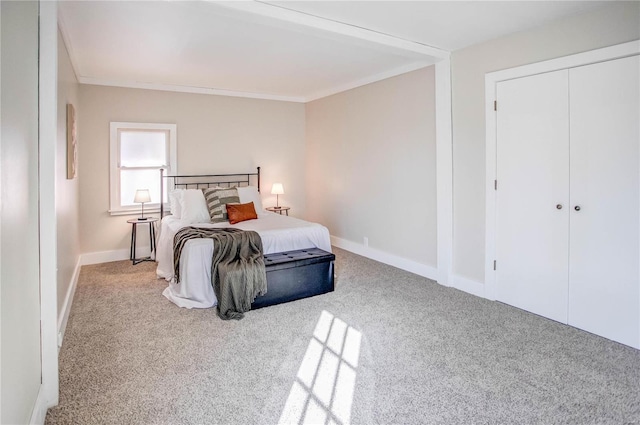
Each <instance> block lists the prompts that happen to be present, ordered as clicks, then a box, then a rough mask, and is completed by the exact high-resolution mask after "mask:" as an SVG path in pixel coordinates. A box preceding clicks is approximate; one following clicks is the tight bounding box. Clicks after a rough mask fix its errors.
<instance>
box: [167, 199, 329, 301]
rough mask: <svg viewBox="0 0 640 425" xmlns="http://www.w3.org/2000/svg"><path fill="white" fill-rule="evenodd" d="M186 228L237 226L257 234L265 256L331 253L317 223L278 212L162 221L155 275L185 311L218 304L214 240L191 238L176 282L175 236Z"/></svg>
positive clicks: (169, 295)
mask: <svg viewBox="0 0 640 425" xmlns="http://www.w3.org/2000/svg"><path fill="white" fill-rule="evenodd" d="M185 226H197V227H206V228H214V227H234V228H238V229H242V230H253V231H256V232H258V234H259V235H260V238H261V239H262V248H263V251H264V253H265V254H273V253H276V252H284V251H292V250H296V249H305V248H320V249H322V250H324V251H327V252H331V241H330V238H329V230H328V229H327V228H326V227H324V226H322V225H320V224H318V223H311V222H308V221H304V220H300V219H297V218H294V217H288V216H282V215H280V214H276V213H262V212H261V213H260V215H259V218H258V219H256V220H248V221H243V222H241V223H237V224H233V225H231V224H229V223H226V222H225V223H215V224H212V223H197V224H189V223H187V222H185V221H183V220H180V219H176V218H175V217H172V216H168V217H165V218H164V219H162V222H161V225H160V236H159V238H158V244H157V250H156V261H157V262H158V267H157V269H156V274H157V275H158V277H159V278H163V279H165V280H167V281H168V282H169V286H168V287H167V288H166V289H165V290H164V292H163V293H162V294H163V295H164V296H165V297H167V298H168V299H169V300H170V301H171V302H173V303H174V304H176V305H177V306H179V307H185V308H209V307H213V306H215V305H217V299H216V296H215V294H214V292H213V287H212V286H211V259H212V257H213V249H214V246H213V240H212V239H191V240H189V241H187V242H186V244H185V246H184V248H183V249H182V255H181V258H180V282H179V283H175V282H173V275H174V271H173V237H174V236H175V234H176V232H177V231H178V230H180V229H181V228H183V227H185Z"/></svg>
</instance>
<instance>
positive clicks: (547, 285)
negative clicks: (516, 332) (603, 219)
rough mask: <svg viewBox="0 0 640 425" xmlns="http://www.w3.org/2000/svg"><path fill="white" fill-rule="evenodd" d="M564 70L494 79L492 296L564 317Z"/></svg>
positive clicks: (566, 152) (566, 213) (566, 121)
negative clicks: (495, 117) (494, 186)
mask: <svg viewBox="0 0 640 425" xmlns="http://www.w3.org/2000/svg"><path fill="white" fill-rule="evenodd" d="M568 88H569V87H568V71H567V70H562V71H556V72H550V73H546V74H540V75H534V76H530V77H525V78H518V79H514V80H509V81H504V82H500V83H498V84H497V93H496V94H497V100H498V111H497V158H496V163H497V170H496V172H497V179H498V183H497V193H496V196H497V197H496V261H497V268H496V298H497V299H498V300H499V301H502V302H505V303H507V304H511V305H513V306H516V307H519V308H522V309H524V310H528V311H531V312H533V313H537V314H540V315H542V316H545V317H548V318H551V319H554V320H557V321H560V322H564V323H566V321H567V296H568V292H567V285H568V257H569V248H568V241H569V223H568V218H569V205H568V200H569V169H568V164H569V110H568V105H569V103H568V102H569V101H568Z"/></svg>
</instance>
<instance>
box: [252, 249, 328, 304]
mask: <svg viewBox="0 0 640 425" xmlns="http://www.w3.org/2000/svg"><path fill="white" fill-rule="evenodd" d="M335 259H336V256H335V255H333V254H332V253H330V252H326V251H323V250H321V249H318V248H309V249H298V250H295V251H287V252H278V253H275V254H267V255H265V256H264V264H265V267H266V270H267V293H266V294H265V295H262V296H259V297H257V298H256V299H255V300H254V301H253V303H252V304H251V309H256V308H261V307H267V306H270V305H274V304H280V303H286V302H289V301H294V300H299V299H301V298H307V297H312V296H314V295H320V294H326V293H327V292H331V291H333V289H334V280H333V262H334V260H335Z"/></svg>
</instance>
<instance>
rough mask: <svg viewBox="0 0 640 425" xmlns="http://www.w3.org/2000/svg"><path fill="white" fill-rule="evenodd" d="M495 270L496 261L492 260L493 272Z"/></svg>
mask: <svg viewBox="0 0 640 425" xmlns="http://www.w3.org/2000/svg"><path fill="white" fill-rule="evenodd" d="M495 269H496V260H493V270H495Z"/></svg>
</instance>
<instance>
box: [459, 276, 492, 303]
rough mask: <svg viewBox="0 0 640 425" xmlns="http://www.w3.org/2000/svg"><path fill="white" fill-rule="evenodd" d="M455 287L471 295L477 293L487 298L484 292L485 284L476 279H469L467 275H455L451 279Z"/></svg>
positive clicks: (476, 294)
mask: <svg viewBox="0 0 640 425" xmlns="http://www.w3.org/2000/svg"><path fill="white" fill-rule="evenodd" d="M450 282H451V286H452V287H453V288H456V289H459V290H461V291H464V292H467V293H469V294H471V295H475V296H478V297H481V298H486V297H485V294H484V284H483V283H481V282H477V281H475V280H471V279H467V278H466V277H462V276H458V275H453V276H452V279H451V280H450Z"/></svg>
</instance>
